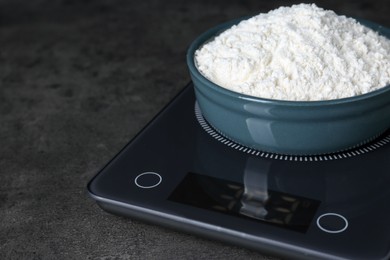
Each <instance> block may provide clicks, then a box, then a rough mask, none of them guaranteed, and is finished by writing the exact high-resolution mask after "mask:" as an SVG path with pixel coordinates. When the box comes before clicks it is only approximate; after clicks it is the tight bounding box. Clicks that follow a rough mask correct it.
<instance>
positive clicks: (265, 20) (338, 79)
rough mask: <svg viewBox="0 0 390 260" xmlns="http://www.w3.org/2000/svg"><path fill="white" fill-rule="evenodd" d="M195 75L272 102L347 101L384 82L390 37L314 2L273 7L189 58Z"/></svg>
mask: <svg viewBox="0 0 390 260" xmlns="http://www.w3.org/2000/svg"><path fill="white" fill-rule="evenodd" d="M195 63H196V65H197V68H198V70H199V71H200V72H201V73H202V74H203V75H204V76H205V77H206V78H208V79H209V80H210V81H212V82H214V83H215V84H217V85H220V86H221V87H224V88H227V89H230V90H232V91H235V92H239V93H243V94H247V95H251V96H255V97H261V98H270V99H278V100H293V101H317V100H331V99H339V98H345V97H352V96H356V95H361V94H364V93H368V92H371V91H373V90H376V89H379V88H382V87H385V86H386V85H388V84H390V40H389V39H387V38H385V37H383V36H380V35H379V34H378V33H376V32H375V31H373V30H371V29H369V28H367V27H365V26H363V25H361V24H360V23H358V22H357V21H356V20H355V19H353V18H347V17H345V16H339V15H337V14H336V13H334V12H333V11H328V10H324V9H322V8H319V7H317V6H316V5H314V4H311V5H309V4H299V5H293V6H291V7H280V8H278V9H275V10H273V11H270V12H269V13H265V14H259V15H257V16H254V17H252V18H250V19H248V20H244V21H242V22H240V23H239V24H238V25H235V26H233V27H231V28H230V29H228V30H226V31H224V32H223V33H221V34H220V35H218V36H217V37H215V38H214V39H213V40H212V41H210V42H208V43H206V44H205V45H203V46H202V47H201V48H200V49H199V50H197V51H196V53H195Z"/></svg>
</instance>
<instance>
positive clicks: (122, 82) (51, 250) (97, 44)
mask: <svg viewBox="0 0 390 260" xmlns="http://www.w3.org/2000/svg"><path fill="white" fill-rule="evenodd" d="M291 3H293V1H251V0H243V1H222V0H218V1H208V0H204V1H191V2H189V1H180V0H176V1H174V0H168V1H158V0H143V1H136V2H134V1H119V0H114V1H108V0H107V1H102V0H101V1H89V0H83V1H82V0H63V1H59V0H52V1H49V0H35V1H22V0H9V1H8V0H0V259H172V258H174V259H198V258H205V259H210V258H214V259H228V258H229V259H232V258H233V259H268V258H270V257H268V256H263V255H261V254H259V253H257V252H253V251H250V250H246V249H242V248H238V247H234V246H229V245H226V244H222V243H219V242H215V241H209V240H206V239H203V238H198V237H194V236H191V235H187V234H183V233H178V232H175V231H172V230H168V229H165V228H161V227H158V226H154V225H149V224H145V223H142V222H138V221H135V220H131V219H127V218H122V217H117V216H113V215H110V214H108V213H105V212H104V211H102V210H101V209H100V208H98V206H97V205H96V204H95V202H94V201H93V200H92V199H90V198H89V197H88V195H87V192H86V184H87V182H88V181H89V179H90V178H92V177H93V176H94V175H95V174H96V172H97V171H98V170H99V169H100V168H101V167H103V166H104V164H105V163H106V162H107V161H108V160H109V159H111V158H112V157H113V156H114V155H115V154H116V153H117V152H118V151H119V150H120V149H121V148H122V147H123V146H124V145H125V144H126V143H127V141H128V140H129V139H131V138H132V137H133V136H134V135H135V134H136V133H137V132H138V131H139V130H140V129H141V128H142V127H143V126H144V125H145V124H146V123H147V122H148V121H149V120H150V119H151V118H152V117H153V116H154V115H155V114H156V113H157V112H158V111H159V110H160V109H161V108H162V107H163V106H164V105H165V104H166V103H167V102H168V101H169V100H170V99H171V98H172V97H173V96H174V95H175V94H176V93H177V92H178V91H179V90H180V89H181V88H182V87H183V86H184V85H185V84H186V83H187V82H188V81H189V75H188V72H187V68H186V64H185V52H186V49H187V47H188V45H189V44H190V42H191V41H192V40H193V39H194V38H195V37H196V36H197V35H198V34H199V33H201V32H202V31H204V30H206V29H208V28H209V27H211V26H214V25H216V24H218V23H220V22H223V21H226V20H229V19H232V18H237V17H240V16H243V15H250V14H257V13H259V12H266V11H268V10H270V9H274V8H276V7H278V6H280V5H289V4H291ZM317 3H318V5H320V6H322V7H324V8H327V9H333V10H336V12H338V13H340V14H347V15H350V16H356V17H362V18H366V19H370V20H373V21H376V22H378V23H382V24H383V25H386V26H388V27H389V26H390V20H389V16H388V14H389V13H390V7H389V5H390V4H389V2H388V1H387V0H385V1H317Z"/></svg>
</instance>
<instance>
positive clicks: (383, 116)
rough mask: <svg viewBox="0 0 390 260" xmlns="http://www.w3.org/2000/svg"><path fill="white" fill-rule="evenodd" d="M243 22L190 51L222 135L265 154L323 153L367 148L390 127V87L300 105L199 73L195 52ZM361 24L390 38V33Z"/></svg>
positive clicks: (200, 94)
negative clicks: (239, 88) (241, 89)
mask: <svg viewBox="0 0 390 260" xmlns="http://www.w3.org/2000/svg"><path fill="white" fill-rule="evenodd" d="M240 20H241V19H238V20H234V21H230V22H227V23H224V24H221V25H219V26H216V27H214V28H212V29H210V30H208V31H206V32H205V33H203V34H201V35H200V36H199V37H198V38H197V39H196V40H195V41H194V42H193V43H192V44H191V45H190V47H189V49H188V52H187V65H188V68H189V72H190V75H191V78H192V81H193V84H194V89H195V95H196V99H197V102H198V104H199V107H200V109H201V111H202V114H203V116H204V117H205V119H206V120H207V121H208V123H209V124H210V125H211V126H212V127H214V128H215V129H216V130H217V131H219V132H220V133H221V134H222V135H224V136H226V137H227V138H229V139H231V140H233V141H235V142H237V143H239V144H242V145H245V146H247V147H250V148H254V149H257V150H261V151H266V152H272V153H278V154H291V155H317V154H327V153H334V152H338V151H342V150H346V149H349V148H352V147H355V146H358V145H361V144H363V143H365V142H368V141H370V140H372V139H373V138H375V137H377V136H378V135H380V134H381V133H383V132H385V131H386V130H387V129H388V128H389V127H390V85H389V86H385V87H384V88H381V89H379V90H376V91H373V92H370V93H367V94H363V95H359V96H355V97H350V98H343V99H335V100H327V101H302V102H300V101H282V100H272V99H265V98H257V97H253V96H248V95H244V94H240V93H236V92H233V91H230V90H227V89H225V88H222V87H220V86H218V85H216V84H214V83H212V82H211V81H210V80H208V79H207V78H205V77H204V76H203V75H202V74H201V73H200V72H199V71H198V70H197V68H196V66H195V61H194V53H195V51H196V50H197V49H198V48H199V47H201V46H202V45H203V44H204V43H205V42H207V41H209V40H210V39H212V38H213V37H215V36H216V35H218V34H219V33H221V32H222V31H224V30H226V29H228V28H230V27H231V26H232V25H234V24H237V23H238V22H239V21H240ZM359 21H360V22H361V23H362V24H364V25H365V26H367V27H370V28H372V29H374V30H376V31H377V32H379V33H380V34H381V35H384V36H386V37H387V38H390V29H388V28H385V27H382V26H380V25H378V24H375V23H372V22H369V21H364V20H359Z"/></svg>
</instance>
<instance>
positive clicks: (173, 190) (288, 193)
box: [88, 83, 390, 260]
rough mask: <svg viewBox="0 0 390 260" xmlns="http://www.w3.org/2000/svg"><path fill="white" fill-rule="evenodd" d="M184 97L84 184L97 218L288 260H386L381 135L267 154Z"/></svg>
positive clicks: (389, 170)
mask: <svg viewBox="0 0 390 260" xmlns="http://www.w3.org/2000/svg"><path fill="white" fill-rule="evenodd" d="M193 92H194V91H193V86H192V84H191V83H190V84H189V85H187V86H186V87H185V88H184V90H183V91H181V92H180V93H179V94H178V95H177V96H176V97H175V98H174V99H173V100H172V101H171V102H170V103H169V104H168V105H167V106H166V107H165V108H164V109H163V110H162V111H161V112H160V113H159V114H158V115H157V116H156V117H155V118H154V119H153V120H152V121H151V122H150V123H149V124H148V125H147V126H146V127H145V128H144V129H143V130H142V131H141V132H140V133H139V134H138V135H137V136H136V137H135V138H134V139H133V140H132V141H130V142H129V143H128V144H127V145H126V146H125V147H124V148H123V149H122V151H120V153H119V154H118V155H117V156H115V158H113V159H112V160H111V161H110V162H109V163H108V164H107V165H106V166H105V167H104V168H103V169H102V170H101V171H100V172H99V173H98V174H97V175H96V176H95V177H94V178H93V179H92V180H91V182H90V183H89V184H88V190H89V193H90V195H91V196H92V197H93V198H94V199H95V200H96V201H97V203H98V204H99V205H100V206H101V207H102V208H103V209H104V210H106V211H109V212H111V213H115V214H120V215H125V216H129V217H133V218H137V219H141V220H146V221H151V222H153V223H155V224H159V225H160V224H161V225H165V226H169V227H174V228H176V229H179V230H182V231H185V232H190V233H195V234H200V235H204V236H207V237H209V238H215V239H219V240H223V241H227V242H230V243H233V244H235V245H241V246H245V247H249V248H252V249H256V250H260V251H261V252H264V253H269V254H275V255H279V256H282V257H283V256H284V257H288V258H289V259H290V258H300V259H306V258H307V259H365V260H366V259H389V258H390V131H387V132H386V133H384V134H383V135H381V136H379V137H378V138H376V139H375V140H373V141H371V142H370V143H367V144H365V145H364V146H360V147H356V148H354V149H352V150H348V151H344V152H339V153H335V154H327V155H317V156H290V155H279V154H269V153H266V152H262V151H257V150H253V149H250V148H247V147H244V146H241V145H239V144H237V143H234V142H233V141H231V140H229V139H227V138H226V137H224V136H222V135H221V134H220V133H219V132H218V131H216V130H214V129H213V128H212V127H211V126H209V125H208V123H207V121H206V120H205V119H204V118H203V116H202V113H201V111H200V109H199V107H198V106H197V103H196V100H195V96H194V93H193ZM356 131H359V129H356ZM335 134H337V133H335Z"/></svg>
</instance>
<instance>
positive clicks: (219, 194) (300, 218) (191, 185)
mask: <svg viewBox="0 0 390 260" xmlns="http://www.w3.org/2000/svg"><path fill="white" fill-rule="evenodd" d="M168 199H169V200H171V201H174V202H178V203H182V204H187V205H191V206H194V207H198V208H202V209H207V210H212V211H216V212H221V213H224V214H228V215H232V216H236V217H240V218H246V219H248V220H252V221H260V222H263V223H268V224H271V225H275V226H279V227H282V228H287V229H291V230H294V231H297V232H302V233H305V232H306V231H307V229H308V227H309V225H310V223H311V221H312V219H313V217H314V215H315V212H316V210H317V208H318V206H319V204H320V202H319V201H318V200H313V199H308V198H304V197H300V196H296V195H291V194H286V193H282V192H278V191H273V190H250V189H248V188H245V187H244V185H243V184H242V183H238V182H233V181H227V180H223V179H218V178H214V177H210V176H206V175H201V174H196V173H188V174H187V175H186V177H185V178H184V179H183V181H182V182H181V183H180V184H179V186H177V187H176V189H175V190H174V191H173V192H172V194H171V195H170V196H169V198H168Z"/></svg>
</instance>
